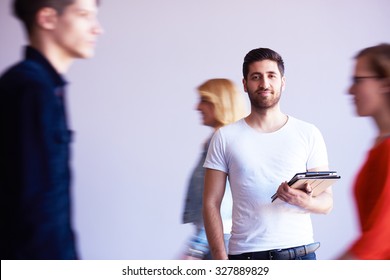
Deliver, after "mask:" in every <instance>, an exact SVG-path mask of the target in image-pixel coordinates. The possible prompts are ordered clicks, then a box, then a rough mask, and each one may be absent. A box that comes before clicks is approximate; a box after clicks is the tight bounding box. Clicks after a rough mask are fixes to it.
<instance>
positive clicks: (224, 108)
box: [197, 79, 248, 126]
mask: <svg viewBox="0 0 390 280" xmlns="http://www.w3.org/2000/svg"><path fill="white" fill-rule="evenodd" d="M197 90H198V92H199V94H200V96H201V98H203V99H205V100H206V101H208V102H210V103H212V104H213V105H214V112H215V118H216V120H217V121H218V122H219V123H220V124H221V125H222V126H224V125H227V124H229V123H232V122H235V121H237V120H239V119H242V118H244V117H245V116H247V114H248V113H247V109H246V106H245V100H244V97H243V95H242V93H241V92H240V91H239V90H238V88H237V86H236V85H235V84H234V83H233V82H232V81H230V80H228V79H210V80H207V81H206V82H204V83H203V84H201V85H200V86H199V87H198V88H197Z"/></svg>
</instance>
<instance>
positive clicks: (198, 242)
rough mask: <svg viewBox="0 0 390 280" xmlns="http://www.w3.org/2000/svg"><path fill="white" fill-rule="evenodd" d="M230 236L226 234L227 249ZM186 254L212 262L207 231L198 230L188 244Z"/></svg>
mask: <svg viewBox="0 0 390 280" xmlns="http://www.w3.org/2000/svg"><path fill="white" fill-rule="evenodd" d="M229 239H230V234H224V240H225V247H226V251H227V246H228V244H229ZM186 254H187V255H188V256H191V257H195V258H198V259H203V260H212V259H213V258H212V256H211V251H210V248H209V243H208V241H207V236H206V230H205V229H204V228H203V227H202V228H197V230H196V233H195V235H194V236H193V237H192V238H191V239H190V241H189V242H188V249H187V252H186Z"/></svg>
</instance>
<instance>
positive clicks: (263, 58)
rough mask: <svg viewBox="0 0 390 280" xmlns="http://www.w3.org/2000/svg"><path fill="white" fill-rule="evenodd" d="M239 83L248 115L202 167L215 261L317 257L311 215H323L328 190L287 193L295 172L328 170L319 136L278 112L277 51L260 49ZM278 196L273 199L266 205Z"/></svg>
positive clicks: (281, 82) (220, 135)
mask: <svg viewBox="0 0 390 280" xmlns="http://www.w3.org/2000/svg"><path fill="white" fill-rule="evenodd" d="M243 75H244V78H243V85H244V89H245V91H246V92H247V93H248V96H249V99H250V102H251V113H250V115H249V116H247V117H246V118H244V119H241V120H239V121H238V122H236V123H233V124H230V125H227V126H224V127H222V128H220V129H219V130H218V131H217V132H216V133H215V134H214V136H213V139H212V141H211V143H210V147H209V150H208V154H207V158H206V161H205V164H204V167H205V168H206V174H205V186H204V202H203V213H204V222H205V227H206V232H207V238H208V241H209V244H210V248H211V251H212V254H213V257H214V259H228V258H229V259H316V254H315V250H316V249H317V248H318V247H319V243H318V242H314V238H313V229H312V224H311V219H310V214H311V213H320V214H327V213H329V212H330V211H331V209H332V207H333V197H332V190H331V188H328V189H327V190H325V191H324V192H323V193H321V194H320V195H318V196H316V197H313V196H312V195H311V188H310V185H307V186H306V189H305V190H304V191H302V190H297V189H292V188H290V187H289V186H288V185H287V183H286V181H288V180H289V179H291V178H292V177H293V176H294V174H295V173H297V172H304V171H320V170H321V171H323V170H328V157H327V151H326V146H325V142H324V139H323V137H322V135H321V132H320V131H319V130H318V129H317V128H316V127H315V126H314V125H312V124H309V123H307V122H304V121H301V120H298V119H296V118H294V117H292V116H289V115H286V114H284V113H282V112H281V110H280V105H279V101H280V97H281V93H282V91H283V90H284V87H285V77H284V63H283V59H282V57H281V56H280V55H279V54H278V53H276V52H275V51H273V50H271V49H267V48H259V49H254V50H252V51H250V52H249V53H248V54H247V55H246V56H245V59H244V64H243ZM227 179H228V180H229V182H230V186H231V191H232V195H233V227H232V232H231V239H230V242H229V252H226V249H225V246H224V239H223V227H222V220H221V213H220V205H221V201H222V197H223V194H224V191H225V185H226V180H227ZM275 192H277V196H278V198H277V199H276V200H275V201H274V202H271V196H272V195H273V194H274V193H275Z"/></svg>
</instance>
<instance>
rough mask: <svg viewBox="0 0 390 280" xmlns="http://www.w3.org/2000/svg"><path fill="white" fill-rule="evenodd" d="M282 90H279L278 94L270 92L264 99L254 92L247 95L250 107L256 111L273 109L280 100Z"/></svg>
mask: <svg viewBox="0 0 390 280" xmlns="http://www.w3.org/2000/svg"><path fill="white" fill-rule="evenodd" d="M281 92H282V89H281V88H280V91H279V94H278V93H276V94H275V91H272V93H271V94H270V95H268V96H266V97H263V96H260V95H259V94H258V93H256V91H255V92H254V93H249V94H248V97H249V100H250V102H251V105H252V107H254V108H256V109H261V110H264V109H270V108H273V107H275V106H276V105H277V104H278V103H279V100H280V97H281Z"/></svg>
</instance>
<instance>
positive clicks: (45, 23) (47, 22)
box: [37, 7, 58, 30]
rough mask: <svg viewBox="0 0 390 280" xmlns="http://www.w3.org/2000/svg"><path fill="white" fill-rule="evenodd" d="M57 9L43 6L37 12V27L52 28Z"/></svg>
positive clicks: (54, 24)
mask: <svg viewBox="0 0 390 280" xmlns="http://www.w3.org/2000/svg"><path fill="white" fill-rule="evenodd" d="M57 15H58V14H57V11H56V10H55V9H53V8H49V7H45V8H42V9H41V10H39V11H38V13H37V25H38V28H43V29H47V30H52V29H54V28H55V26H56V23H57Z"/></svg>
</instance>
